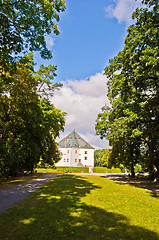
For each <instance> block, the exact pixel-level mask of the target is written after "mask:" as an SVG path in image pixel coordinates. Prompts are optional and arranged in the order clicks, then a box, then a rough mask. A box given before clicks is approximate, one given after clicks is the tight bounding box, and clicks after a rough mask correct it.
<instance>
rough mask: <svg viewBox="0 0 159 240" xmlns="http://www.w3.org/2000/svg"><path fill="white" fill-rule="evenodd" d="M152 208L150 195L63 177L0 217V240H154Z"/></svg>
mask: <svg viewBox="0 0 159 240" xmlns="http://www.w3.org/2000/svg"><path fill="white" fill-rule="evenodd" d="M158 206H159V196H158V195H155V197H154V195H153V194H151V191H147V190H144V189H140V188H135V187H133V186H129V185H123V184H121V183H119V182H114V181H111V180H109V179H107V178H104V177H99V176H91V175H88V176H79V175H78V176H75V175H63V176H59V177H57V178H55V179H53V180H52V181H51V182H50V183H48V184H47V185H45V186H43V187H42V188H40V189H39V190H38V191H36V192H34V193H33V194H31V195H30V196H29V197H27V198H25V199H24V200H23V201H22V202H21V203H19V204H17V205H15V206H14V207H12V208H10V209H8V210H7V211H6V212H4V213H2V214H1V215H0V239H3V240H6V239H8V240H17V239H20V240H25V239H31V240H44V239H47V240H52V239H54V240H61V239H62V240H79V239H81V240H87V239H93V240H98V239H106V240H108V239H109V240H110V239H111V240H121V239H122V240H143V239H144V240H150V239H151V240H152V239H153V240H158V239H159V228H158V223H159V208H158Z"/></svg>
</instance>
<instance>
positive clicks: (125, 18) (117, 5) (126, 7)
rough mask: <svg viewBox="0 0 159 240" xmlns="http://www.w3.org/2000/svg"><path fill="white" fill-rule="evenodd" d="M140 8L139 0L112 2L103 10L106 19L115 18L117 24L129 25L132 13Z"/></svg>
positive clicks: (116, 0) (114, 0) (115, 0)
mask: <svg viewBox="0 0 159 240" xmlns="http://www.w3.org/2000/svg"><path fill="white" fill-rule="evenodd" d="M141 6H143V5H142V4H141V0H138V1H135V0H113V3H112V4H111V5H109V6H108V7H106V8H105V12H106V16H107V17H110V18H116V19H117V20H118V22H119V23H121V22H126V23H127V24H130V23H131V22H132V19H131V16H132V13H133V12H134V11H135V9H136V8H137V7H141Z"/></svg>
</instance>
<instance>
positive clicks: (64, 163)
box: [55, 130, 94, 167]
mask: <svg viewBox="0 0 159 240" xmlns="http://www.w3.org/2000/svg"><path fill="white" fill-rule="evenodd" d="M58 148H59V150H60V152H61V160H60V161H59V162H57V163H56V164H55V166H57V167H58V166H59V167H94V148H93V147H92V146H91V145H90V144H88V143H87V142H86V141H85V140H84V139H83V138H81V137H80V136H79V135H78V134H77V133H76V132H75V130H74V131H73V132H72V133H70V134H69V135H68V136H66V137H65V138H64V139H63V140H61V141H60V142H59V143H58Z"/></svg>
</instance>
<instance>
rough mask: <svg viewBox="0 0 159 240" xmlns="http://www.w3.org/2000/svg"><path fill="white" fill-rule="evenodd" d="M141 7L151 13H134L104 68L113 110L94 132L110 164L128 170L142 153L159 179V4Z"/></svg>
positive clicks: (100, 120) (99, 120)
mask: <svg viewBox="0 0 159 240" xmlns="http://www.w3.org/2000/svg"><path fill="white" fill-rule="evenodd" d="M144 2H145V3H146V2H147V3H148V2H149V3H150V4H151V7H150V8H143V9H136V11H135V12H134V13H133V18H134V19H135V20H136V22H135V23H134V24H133V25H131V26H130V27H129V28H128V35H127V37H126V39H125V47H124V49H123V50H122V51H121V52H119V53H118V55H117V56H116V57H114V59H111V60H110V65H109V66H108V67H106V68H105V74H106V75H107V76H108V77H109V79H110V80H109V82H108V97H109V99H110V101H111V104H112V108H111V109H103V110H104V112H103V113H101V114H99V116H98V119H97V125H96V130H97V133H98V134H100V135H101V136H107V137H108V139H109V140H110V144H111V145H112V146H113V149H112V155H113V156H114V158H115V157H116V158H118V159H119V161H123V159H125V161H126V162H130V164H131V165H132V163H133V161H135V163H136V162H137V161H140V157H141V152H142V154H143V153H144V154H145V156H146V158H145V161H146V162H147V167H148V168H149V171H150V172H151V173H153V174H154V175H155V172H157V173H158V174H159V137H158V134H157V132H158V130H159V82H158V80H159V74H158V69H159V13H158V10H159V9H158V8H159V3H158V1H144ZM117 152H118V154H115V153H117ZM119 155H120V156H119ZM132 172H133V169H132Z"/></svg>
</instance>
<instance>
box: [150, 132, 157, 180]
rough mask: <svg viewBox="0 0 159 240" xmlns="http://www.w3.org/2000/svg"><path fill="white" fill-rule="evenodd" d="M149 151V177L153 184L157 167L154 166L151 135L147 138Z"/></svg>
mask: <svg viewBox="0 0 159 240" xmlns="http://www.w3.org/2000/svg"><path fill="white" fill-rule="evenodd" d="M149 150H150V164H151V175H152V180H153V181H154V182H156V181H157V172H158V171H157V166H156V164H155V158H154V146H153V139H152V135H151V134H150V136H149Z"/></svg>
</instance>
